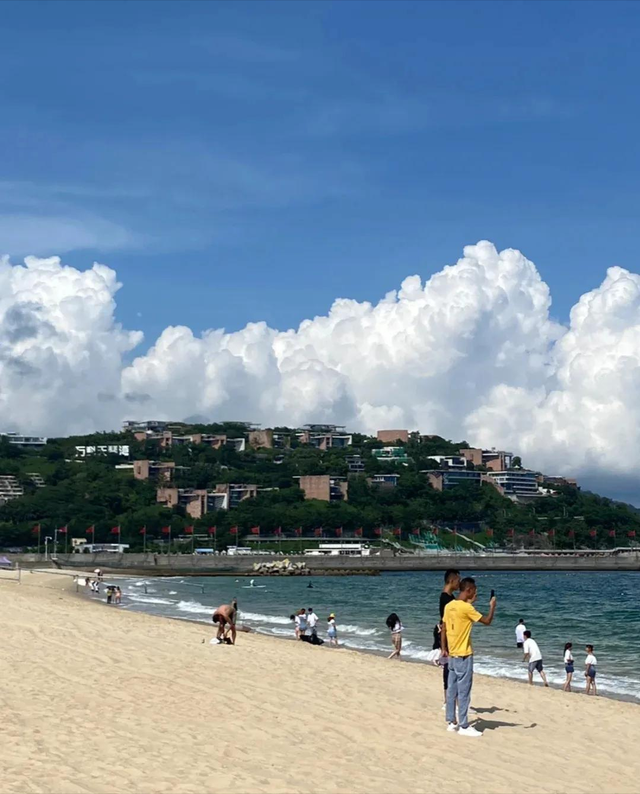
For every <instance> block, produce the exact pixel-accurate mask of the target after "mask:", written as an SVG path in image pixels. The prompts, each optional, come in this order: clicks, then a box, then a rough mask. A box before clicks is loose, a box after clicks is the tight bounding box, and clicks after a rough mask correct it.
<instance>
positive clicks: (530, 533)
mask: <svg viewBox="0 0 640 794" xmlns="http://www.w3.org/2000/svg"><path fill="white" fill-rule="evenodd" d="M535 536H536V531H535V529H530V530H529V537H530V538H535Z"/></svg>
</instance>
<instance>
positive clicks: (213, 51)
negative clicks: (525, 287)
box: [0, 2, 640, 342]
mask: <svg viewBox="0 0 640 794" xmlns="http://www.w3.org/2000/svg"><path fill="white" fill-rule="evenodd" d="M639 23H640V6H638V5H637V4H633V3H620V4H618V3H614V2H608V3H607V4H606V5H605V4H604V3H578V2H571V3H561V2H554V3H518V2H508V3H492V2H486V3H483V2H471V3H456V2H446V3H437V2H434V3H427V2H418V3H402V2H393V3H384V2H375V3H373V2H371V3H357V2H354V3H348V2H340V3H331V2H322V3H313V2H304V3H293V2H285V3H275V2H274V3H271V2H258V3H251V2H234V3H215V2H209V3H205V2H197V3H189V2H180V3H171V2H163V3H153V2H143V3H136V2H125V3H120V2H108V3H106V2H105V3H93V2H83V3H79V2H72V3H57V2H46V3H3V5H2V27H3V69H2V77H1V78H0V101H1V106H2V110H3V120H2V125H0V165H1V171H0V248H2V249H3V251H4V252H7V253H9V254H11V256H12V259H13V261H17V260H18V259H19V258H20V257H22V256H24V255H25V254H28V253H35V254H39V255H52V254H60V255H62V256H63V257H64V260H65V261H66V262H67V263H69V264H73V265H76V266H78V267H83V268H84V267H87V266H88V265H90V264H91V262H92V261H93V260H94V259H97V260H98V261H101V262H104V263H105V264H108V265H110V266H112V267H114V268H115V269H116V270H117V272H118V275H119V278H120V280H121V281H122V282H123V283H124V288H123V289H122V291H121V292H120V293H119V297H118V312H117V314H118V319H120V320H121V321H122V322H123V323H124V324H125V325H126V326H127V327H128V328H140V329H142V330H143V331H145V334H146V335H147V342H151V341H153V338H154V337H155V336H156V335H157V334H158V333H159V332H160V331H161V330H162V329H163V328H164V327H165V326H166V325H169V324H178V323H184V324H187V325H190V326H191V327H192V328H193V329H194V330H196V331H199V330H202V329H205V328H211V327H226V328H228V329H236V328H239V327H241V326H243V325H244V324H245V323H246V322H247V321H249V320H260V319H264V320H266V321H267V322H268V323H269V324H270V325H272V326H274V327H277V328H286V327H291V326H294V325H297V323H299V322H300V321H301V320H302V319H304V318H306V317H312V316H314V315H315V314H318V313H324V312H326V310H327V309H328V307H329V305H330V303H331V302H332V300H333V299H334V298H335V297H336V296H346V297H354V298H357V299H359V300H373V301H375V300H378V299H379V298H380V297H382V296H383V295H384V293H385V292H387V291H388V290H390V289H394V288H396V287H397V286H398V285H399V283H400V281H401V280H402V279H403V278H404V277H405V276H407V275H410V274H413V273H419V274H420V275H421V276H422V277H427V276H429V275H430V274H431V273H433V272H435V271H437V270H439V269H440V268H441V267H442V266H443V265H444V264H447V263H452V262H454V261H455V260H456V259H457V257H458V256H460V255H461V250H462V246H463V245H465V244H467V243H474V242H476V241H477V240H478V239H483V238H486V239H490V240H492V241H493V242H495V243H496V245H497V246H498V247H500V248H503V247H509V246H513V247H517V248H520V249H521V250H522V251H524V253H525V254H526V255H527V256H528V257H529V258H531V259H533V260H534V261H535V262H536V264H537V266H538V268H539V269H540V271H541V273H542V275H543V277H544V279H545V280H546V281H547V282H548V283H549V285H550V286H551V290H552V295H553V299H554V308H553V312H554V315H555V316H556V317H558V318H559V319H561V320H565V319H566V317H567V315H568V311H569V309H570V307H571V305H572V304H573V303H574V302H575V301H576V300H577V298H578V297H579V296H580V294H581V293H583V292H584V291H586V290H588V289H591V288H593V287H594V286H596V285H597V284H599V282H600V281H601V279H602V278H603V276H604V271H605V268H606V267H607V266H610V265H613V264H619V265H623V266H625V267H629V268H630V269H632V270H637V266H636V262H635V257H634V256H633V254H634V252H635V250H636V241H637V231H638V220H637V219H638V214H639V213H638V210H639V203H640V201H639V199H638V189H637V178H636V173H637V167H638V156H639V153H640V136H639V135H638V129H637V128H638V118H639V105H640V95H639V93H638V90H637V74H638V70H639V68H640V52H639V51H638V48H637V42H636V39H637V31H638V27H639Z"/></svg>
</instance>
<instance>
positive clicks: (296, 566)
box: [252, 557, 311, 576]
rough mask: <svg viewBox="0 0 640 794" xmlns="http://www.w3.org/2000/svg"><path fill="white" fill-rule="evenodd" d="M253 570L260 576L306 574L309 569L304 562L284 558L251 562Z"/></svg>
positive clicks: (308, 572)
mask: <svg viewBox="0 0 640 794" xmlns="http://www.w3.org/2000/svg"><path fill="white" fill-rule="evenodd" d="M252 570H253V572H254V573H257V574H259V575H260V576H308V575H309V574H310V573H311V571H310V570H309V569H308V568H307V563H306V562H291V560H290V559H288V558H287V557H285V559H284V560H269V561H267V560H260V562H254V563H253V569H252Z"/></svg>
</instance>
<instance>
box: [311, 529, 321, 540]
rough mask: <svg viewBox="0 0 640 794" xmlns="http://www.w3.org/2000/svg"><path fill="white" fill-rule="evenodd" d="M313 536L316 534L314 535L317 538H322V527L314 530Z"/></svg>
mask: <svg viewBox="0 0 640 794" xmlns="http://www.w3.org/2000/svg"><path fill="white" fill-rule="evenodd" d="M313 534H314V535H315V536H316V537H317V538H319V537H321V536H322V527H318V528H317V529H314V530H313Z"/></svg>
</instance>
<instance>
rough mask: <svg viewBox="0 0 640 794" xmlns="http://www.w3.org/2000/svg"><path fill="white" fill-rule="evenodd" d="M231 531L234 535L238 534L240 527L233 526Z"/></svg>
mask: <svg viewBox="0 0 640 794" xmlns="http://www.w3.org/2000/svg"><path fill="white" fill-rule="evenodd" d="M229 532H231V534H232V535H237V534H238V527H231V529H230V530H229Z"/></svg>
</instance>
